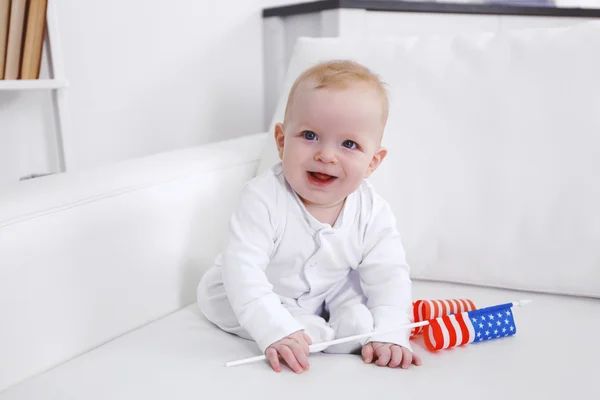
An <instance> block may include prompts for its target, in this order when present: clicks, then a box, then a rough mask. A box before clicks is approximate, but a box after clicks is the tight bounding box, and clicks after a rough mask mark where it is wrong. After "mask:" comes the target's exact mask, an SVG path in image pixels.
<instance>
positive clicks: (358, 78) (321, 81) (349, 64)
mask: <svg viewBox="0 0 600 400" xmlns="http://www.w3.org/2000/svg"><path fill="white" fill-rule="evenodd" d="M311 81H312V82H314V86H313V87H312V89H323V88H331V87H333V88H337V89H345V88H347V87H348V86H350V85H351V84H352V83H366V84H367V85H369V86H371V87H372V88H373V89H375V91H376V92H377V94H378V95H379V97H380V98H381V100H382V111H383V122H384V123H385V122H386V121H387V118H388V112H389V100H388V94H387V90H386V88H385V84H384V83H383V82H382V81H381V79H380V78H379V76H378V75H376V74H375V73H373V72H372V71H371V70H369V69H368V68H367V67H365V66H364V65H361V64H359V63H357V62H355V61H351V60H332V61H326V62H321V63H319V64H316V65H314V66H312V67H310V68H308V69H307V70H305V71H304V72H303V73H302V74H300V76H299V77H298V78H296V81H295V82H294V84H293V85H292V88H291V89H290V93H289V95H288V100H287V105H286V107H285V114H284V125H285V121H286V120H287V118H288V115H289V113H290V110H291V108H292V103H293V101H294V96H295V95H296V92H297V91H298V87H299V86H300V85H301V84H302V83H304V82H311Z"/></svg>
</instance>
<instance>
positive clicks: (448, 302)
mask: <svg viewBox="0 0 600 400" xmlns="http://www.w3.org/2000/svg"><path fill="white" fill-rule="evenodd" d="M475 309H476V307H475V304H474V303H473V302H472V301H471V300H469V299H444V300H417V301H416V302H414V303H413V317H414V322H421V321H427V320H431V319H435V318H439V317H443V316H445V315H451V314H456V313H461V312H465V311H472V310H475ZM422 331H423V327H418V328H415V329H413V331H412V332H411V336H414V335H418V334H419V333H421V332H422Z"/></svg>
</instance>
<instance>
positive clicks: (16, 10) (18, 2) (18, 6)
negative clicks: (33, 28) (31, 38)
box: [4, 0, 27, 79]
mask: <svg viewBox="0 0 600 400" xmlns="http://www.w3.org/2000/svg"><path fill="white" fill-rule="evenodd" d="M26 8H27V0H12V1H11V5H10V18H9V22H8V41H7V45H6V61H5V63H6V65H5V67H4V79H18V78H19V67H20V65H21V48H22V41H23V30H24V28H25V11H26Z"/></svg>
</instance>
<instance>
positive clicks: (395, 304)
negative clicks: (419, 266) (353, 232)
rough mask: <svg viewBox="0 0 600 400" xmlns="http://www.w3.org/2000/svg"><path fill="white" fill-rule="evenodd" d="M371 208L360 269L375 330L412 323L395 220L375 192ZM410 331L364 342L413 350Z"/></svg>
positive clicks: (409, 289)
mask: <svg viewBox="0 0 600 400" xmlns="http://www.w3.org/2000/svg"><path fill="white" fill-rule="evenodd" d="M371 210H372V213H371V216H370V218H369V219H368V222H367V225H366V229H365V236H364V251H363V259H362V261H361V263H360V265H359V266H358V271H359V274H360V280H361V286H362V289H363V291H364V293H365V295H366V297H367V307H368V308H369V310H370V311H371V314H372V316H373V320H374V330H376V331H377V330H379V331H383V330H386V329H393V328H394V327H396V326H399V325H404V324H410V323H411V322H412V321H411V315H412V300H411V299H412V283H411V280H410V269H409V266H408V264H407V262H406V256H405V252H404V248H403V245H402V241H401V239H400V234H399V232H398V230H397V229H396V219H395V217H394V215H393V213H392V211H391V209H390V207H389V205H388V203H387V202H385V201H384V200H382V199H381V198H379V197H377V196H376V195H375V196H374V197H373V202H372V208H371ZM410 331H411V329H403V330H400V331H397V332H393V333H389V334H385V335H376V334H375V335H373V336H371V337H369V338H368V339H367V340H366V342H365V343H368V342H374V341H376V342H389V343H394V344H397V345H400V346H403V347H406V348H408V349H409V350H411V351H412V348H411V346H410V343H409V339H410Z"/></svg>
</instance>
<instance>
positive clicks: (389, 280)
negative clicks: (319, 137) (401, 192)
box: [198, 163, 412, 352]
mask: <svg viewBox="0 0 600 400" xmlns="http://www.w3.org/2000/svg"><path fill="white" fill-rule="evenodd" d="M411 298H412V293H411V281H410V278H409V267H408V265H407V263H406V260H405V253H404V249H403V246H402V243H401V240H400V235H399V233H398V231H397V229H396V220H395V218H394V216H393V214H392V212H391V211H390V208H389V206H388V204H387V203H386V202H385V201H384V200H383V199H381V198H380V197H379V196H378V195H377V194H376V193H375V191H374V189H373V188H372V186H371V185H370V184H369V183H368V182H366V181H365V182H364V183H363V184H362V185H361V186H360V187H359V189H358V190H356V191H355V192H354V193H352V194H351V195H349V196H348V198H347V199H346V202H345V204H344V207H343V209H342V212H341V213H340V216H339V217H338V219H337V221H336V222H335V224H334V225H333V227H332V226H330V225H329V224H326V223H321V222H319V221H317V220H316V219H315V218H314V217H313V216H312V215H311V214H310V213H309V212H308V211H307V210H306V208H305V207H304V204H303V203H302V201H301V200H300V198H299V197H298V195H297V194H296V193H295V192H294V191H293V190H292V189H291V187H290V186H289V185H288V184H287V182H286V180H285V177H284V175H283V171H282V168H281V163H277V164H276V165H274V166H273V167H272V168H270V169H268V170H267V171H265V172H264V173H263V174H261V175H260V176H257V177H255V178H254V179H252V180H251V181H250V182H248V183H247V184H246V185H245V187H244V189H243V191H242V194H241V198H240V202H239V206H238V208H237V209H236V210H235V212H234V213H233V215H232V217H231V220H230V224H229V235H228V239H227V243H226V248H225V250H224V251H223V252H222V253H221V254H220V255H219V256H218V257H217V260H216V261H215V265H214V266H213V267H212V268H211V269H209V270H208V271H207V272H206V274H205V275H204V276H203V278H202V280H201V282H200V284H199V286H198V305H199V307H200V309H201V310H202V312H203V314H204V315H205V316H206V318H207V319H209V320H210V321H212V322H213V323H215V324H216V325H217V326H219V327H220V328H221V329H223V330H225V331H227V332H231V333H234V334H237V335H239V336H242V337H245V338H247V339H251V340H254V341H255V342H256V343H257V345H258V346H259V348H260V349H261V351H263V352H264V351H265V350H266V348H267V347H268V346H269V345H271V344H272V343H274V342H276V341H278V340H280V339H282V338H284V337H286V336H288V335H289V334H291V333H293V332H296V331H298V330H301V329H305V330H306V332H307V334H308V335H309V336H310V337H311V339H312V340H313V343H318V342H321V341H325V340H331V339H333V338H334V337H335V338H337V337H345V336H349V335H352V334H358V333H366V332H370V331H373V330H385V329H387V328H393V327H396V326H398V325H401V324H406V323H410V322H411V315H412V301H411ZM323 314H324V315H329V319H328V320H327V321H326V319H324V318H323V317H322V315H323ZM409 334H410V329H406V330H402V331H398V332H395V333H391V334H386V335H383V336H382V335H373V336H372V337H370V338H368V339H367V340H364V341H362V342H361V343H368V342H370V341H382V342H391V343H395V344H398V345H401V346H404V347H407V348H408V349H411V347H410V344H409ZM354 346H355V347H353V348H348V347H344V346H341V345H340V346H338V347H337V348H332V349H329V350H330V351H331V352H352V351H355V350H356V344H355V345H354ZM336 349H337V350H336Z"/></svg>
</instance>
